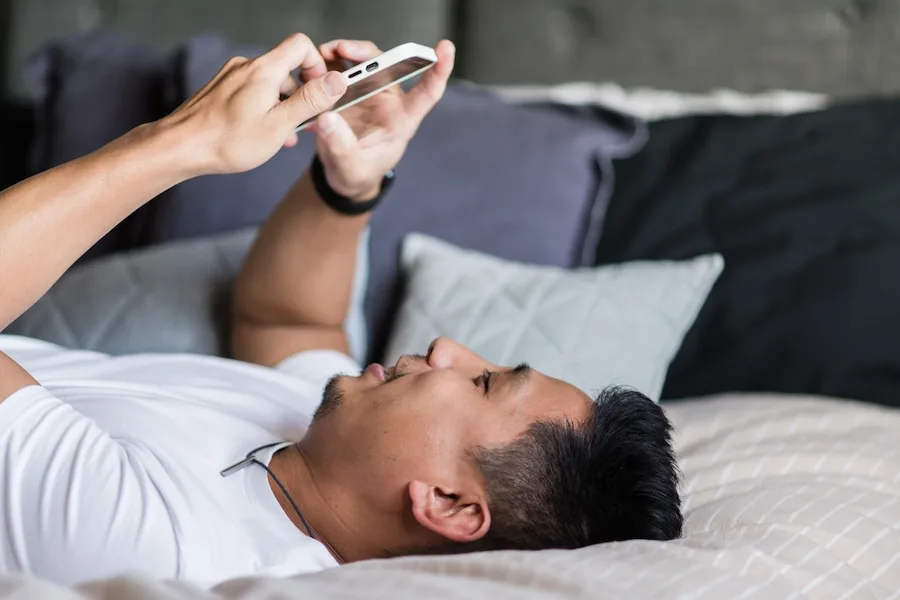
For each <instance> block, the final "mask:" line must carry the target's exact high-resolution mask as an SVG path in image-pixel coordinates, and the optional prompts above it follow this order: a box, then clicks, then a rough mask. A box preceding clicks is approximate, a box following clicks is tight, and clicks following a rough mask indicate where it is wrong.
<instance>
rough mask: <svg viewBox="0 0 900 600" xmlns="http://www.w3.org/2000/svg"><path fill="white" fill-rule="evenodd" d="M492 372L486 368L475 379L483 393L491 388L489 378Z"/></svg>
mask: <svg viewBox="0 0 900 600" xmlns="http://www.w3.org/2000/svg"><path fill="white" fill-rule="evenodd" d="M493 375H494V374H493V373H491V372H490V371H488V370H487V369H485V370H484V372H483V373H482V374H481V375H480V376H479V377H478V379H476V382H477V384H479V385H480V386H481V387H482V388H484V393H485V394H487V393H488V392H489V391H490V389H491V378H492V377H493Z"/></svg>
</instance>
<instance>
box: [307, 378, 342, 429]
mask: <svg viewBox="0 0 900 600" xmlns="http://www.w3.org/2000/svg"><path fill="white" fill-rule="evenodd" d="M341 377H342V376H341V375H335V376H334V377H332V378H331V379H329V380H328V383H327V384H325V389H324V391H323V392H322V402H320V403H319V407H318V408H317V409H316V412H315V414H314V415H313V421H318V420H319V419H323V418H325V417H327V416H328V415H330V414H332V413H333V412H334V411H336V410H337V409H338V408H339V407H340V406H341V404H343V402H344V392H342V391H341V390H340V389H339V388H338V383H339V382H340V380H341Z"/></svg>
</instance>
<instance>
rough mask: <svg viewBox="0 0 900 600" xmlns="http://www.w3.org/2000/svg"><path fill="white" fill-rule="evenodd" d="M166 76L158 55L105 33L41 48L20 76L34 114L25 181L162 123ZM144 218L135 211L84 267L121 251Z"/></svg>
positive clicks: (91, 253) (89, 255)
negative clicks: (143, 127)
mask: <svg viewBox="0 0 900 600" xmlns="http://www.w3.org/2000/svg"><path fill="white" fill-rule="evenodd" d="M167 70H168V58H167V56H166V54H165V53H164V52H162V51H161V50H158V49H156V48H154V47H151V46H147V45H143V44H136V43H133V42H130V41H128V40H126V39H125V38H123V37H121V36H119V35H116V34H114V33H110V32H106V31H97V32H92V33H89V34H86V35H81V36H76V37H71V38H66V39H62V40H58V41H54V42H51V43H49V44H47V45H45V46H43V47H42V48H40V49H39V50H38V51H37V52H35V54H34V55H33V56H32V57H31V59H30V60H29V62H28V64H27V66H26V69H25V72H24V76H25V80H26V82H27V85H28V88H29V90H30V92H31V95H32V99H33V100H34V102H35V105H36V107H37V110H36V123H35V132H34V134H35V138H34V143H33V145H32V152H31V160H30V165H29V167H30V168H29V171H30V173H31V174H33V173H39V172H41V171H45V170H47V169H50V168H53V167H55V166H57V165H60V164H63V163H65V162H68V161H70V160H73V159H76V158H79V157H81V156H84V155H85V154H88V153H90V152H93V151H94V150H97V149H98V148H100V147H101V146H103V145H105V144H107V143H109V142H111V141H112V140H114V139H115V138H117V137H119V136H121V135H123V134H124V133H127V132H128V131H130V130H131V129H133V128H135V127H137V126H138V125H141V124H143V123H148V122H150V121H155V120H157V119H159V118H160V117H162V116H164V115H165V114H166V112H167V110H168V108H169V107H168V105H167V103H166V102H165V99H164V96H163V90H164V82H165V77H166V73H167ZM145 214H146V212H145V210H143V209H142V210H139V211H137V212H136V213H135V214H134V215H132V216H131V217H129V218H128V219H127V220H126V221H125V222H123V223H122V224H120V225H119V226H118V227H116V228H115V229H114V230H113V231H112V232H110V233H109V234H108V235H107V236H106V237H104V238H103V239H102V240H100V241H99V242H98V243H97V244H96V245H95V246H94V247H93V248H92V249H91V250H89V251H88V252H87V254H86V255H85V256H84V257H83V259H82V260H86V259H90V258H93V257H96V256H100V255H102V254H106V253H109V252H113V251H116V250H122V249H124V248H127V247H128V246H129V245H130V244H131V242H132V238H133V233H132V232H133V230H134V229H135V228H136V227H137V226H138V224H139V223H140V220H141V219H142V218H143V216H144V215H145Z"/></svg>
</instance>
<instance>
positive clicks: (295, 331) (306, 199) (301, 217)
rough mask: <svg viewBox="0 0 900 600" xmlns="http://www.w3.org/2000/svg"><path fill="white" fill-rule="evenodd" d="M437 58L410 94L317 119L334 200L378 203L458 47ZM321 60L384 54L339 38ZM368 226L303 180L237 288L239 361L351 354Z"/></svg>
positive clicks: (441, 48)
mask: <svg viewBox="0 0 900 600" xmlns="http://www.w3.org/2000/svg"><path fill="white" fill-rule="evenodd" d="M436 51H437V54H438V58H439V62H438V64H437V65H436V66H435V67H434V68H433V69H432V70H430V71H428V72H427V73H426V74H425V76H424V77H423V79H422V81H421V82H419V84H418V85H416V86H415V87H414V88H413V89H412V90H411V91H410V92H408V93H407V94H403V92H402V91H400V89H399V87H397V88H395V89H393V90H391V91H389V92H384V93H382V94H379V95H377V96H374V97H372V98H370V99H369V100H367V101H365V102H363V103H361V104H359V105H357V106H354V107H352V108H350V109H348V110H346V111H344V112H342V113H341V114H340V115H334V114H325V115H322V116H321V117H320V118H319V120H318V121H317V124H316V127H315V129H314V131H315V133H316V135H317V140H316V149H317V152H318V154H319V156H320V157H321V159H322V163H323V165H324V167H325V175H326V178H327V180H328V184H329V186H330V187H331V188H332V189H334V190H335V191H336V192H338V193H339V194H341V195H342V196H345V197H347V198H350V199H351V200H356V201H366V200H369V199H371V198H374V197H375V196H376V195H378V193H379V191H380V189H381V184H382V181H383V178H384V175H385V174H386V173H387V172H388V171H390V170H391V169H393V168H394V166H396V164H397V162H398V161H399V160H400V158H401V157H402V156H403V153H404V151H405V150H406V145H407V143H408V142H409V140H410V138H411V137H412V136H413V134H414V133H415V131H416V129H417V128H418V126H419V124H420V123H421V121H422V119H423V118H424V117H425V116H426V115H427V114H428V112H429V111H430V110H431V109H432V107H434V105H435V103H436V102H437V101H438V100H439V99H440V98H441V96H442V95H443V93H444V89H445V87H446V84H447V80H448V78H449V77H450V73H451V72H452V70H453V62H454V48H453V45H452V44H451V43H449V42H441V44H439V45H438V47H437V49H436ZM320 52H321V54H322V56H323V58H324V59H325V60H326V61H328V62H329V64H333V65H334V66H335V68H337V65H339V64H340V63H341V62H342V61H343V60H349V61H351V62H357V63H358V62H362V61H365V60H368V59H370V58H372V57H374V56H376V55H377V54H378V53H379V50H378V48H377V47H375V45H374V44H372V43H371V42H360V41H348V40H336V41H334V42H329V43H328V44H325V45H323V46H321V47H320ZM367 222H368V216H367V215H364V216H356V217H349V216H346V215H341V214H338V213H337V212H335V211H333V210H332V209H331V208H329V207H328V206H327V205H325V204H324V203H323V202H322V200H321V199H320V198H319V197H318V195H317V193H316V191H315V187H314V186H313V184H312V181H311V178H310V176H309V173H307V174H305V175H304V176H303V177H302V178H301V179H300V181H298V182H297V184H296V185H295V186H294V188H293V189H292V190H291V191H290V192H289V193H288V194H287V196H286V197H285V199H284V200H283V201H282V203H281V204H280V205H279V206H278V208H277V209H276V210H275V212H274V213H273V214H272V216H271V217H270V218H269V220H268V222H267V223H266V224H265V225H264V226H263V227H262V229H261V230H260V234H259V237H258V239H257V241H256V244H255V245H254V247H253V249H252V250H251V252H250V254H249V256H248V257H247V260H246V262H245V263H244V267H243V269H242V271H241V274H240V275H239V277H238V280H237V282H236V284H235V290H234V323H233V325H234V327H233V339H232V352H233V354H234V356H235V358H238V359H241V360H245V361H248V362H254V363H259V364H263V365H269V366H273V365H276V364H278V363H279V362H281V361H282V360H284V359H285V358H287V357H288V356H290V355H292V354H296V353H298V352H301V351H304V350H312V349H322V348H327V349H334V350H338V351H340V352H344V353H347V339H346V337H345V335H344V331H343V322H344V320H345V318H346V316H347V310H348V308H349V303H350V294H351V291H352V287H353V274H354V270H355V267H356V256H357V244H358V238H359V235H360V232H361V231H362V230H363V229H364V228H365V226H366V223H367Z"/></svg>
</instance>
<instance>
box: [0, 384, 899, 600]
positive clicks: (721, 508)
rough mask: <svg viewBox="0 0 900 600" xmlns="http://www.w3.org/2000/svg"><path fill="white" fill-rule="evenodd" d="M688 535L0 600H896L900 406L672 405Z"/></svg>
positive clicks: (99, 586) (754, 399)
mask: <svg viewBox="0 0 900 600" xmlns="http://www.w3.org/2000/svg"><path fill="white" fill-rule="evenodd" d="M668 410H669V413H670V415H671V417H672V419H673V420H674V422H675V423H676V425H677V427H678V430H679V432H678V437H677V446H678V450H679V454H680V456H681V461H682V468H683V470H684V474H685V482H684V498H685V513H686V528H685V536H684V538H683V539H681V540H678V541H675V542H669V543H654V542H644V541H631V542H623V543H616V544H607V545H603V546H599V547H595V548H589V549H584V550H578V551H573V552H561V551H553V552H539V553H516V552H505V553H494V554H482V555H466V556H456V557H433V558H409V559H396V560H390V561H372V562H368V563H359V564H355V565H351V566H348V567H341V568H338V569H334V570H331V571H326V572H323V573H318V574H315V575H311V576H305V577H300V578H296V579H292V580H245V581H234V582H230V583H227V584H224V585H222V586H219V587H218V588H216V589H215V590H211V591H203V590H200V589H198V588H194V587H192V586H190V585H187V584H183V583H165V582H152V581H146V580H140V579H130V578H122V579H118V580H114V581H107V582H99V583H95V584H89V585H86V586H82V587H79V588H75V589H65V588H59V587H55V586H49V585H44V584H41V583H39V582H34V581H27V580H22V579H16V578H10V577H7V578H0V600H12V599H16V600H18V599H20V598H21V599H25V598H28V599H31V598H40V599H42V600H68V599H71V598H90V599H98V600H99V599H101V598H104V599H106V598H128V599H135V600H142V599H149V598H154V599H156V598H160V599H166V600H175V599H190V600H200V599H206V598H227V599H233V600H238V599H240V600H250V599H251V598H252V599H253V600H268V599H273V600H274V599H275V598H279V599H283V598H296V599H307V598H323V599H333V598H334V599H336V598H366V599H368V600H372V599H379V598H391V599H399V600H403V599H407V598H408V599H411V600H412V599H415V600H422V599H439V598H461V599H462V598H465V599H470V598H490V599H491V600H504V599H510V600H512V599H516V600H519V599H523V600H527V599H529V598H560V599H574V598H585V599H588V598H590V599H592V600H593V599H596V598H693V599H698V600H699V599H715V600H720V599H729V600H737V599H742V600H754V599H760V600H773V599H776V598H777V599H783V598H853V599H865V598H892V597H900V411H894V410H889V409H882V408H877V407H871V406H864V405H860V404H855V403H850V402H840V401H831V400H824V399H815V398H801V397H789V396H774V395H772V396H763V395H731V396H727V397H719V398H710V399H704V400H698V401H692V402H687V403H682V404H675V405H670V406H669V408H668Z"/></svg>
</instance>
